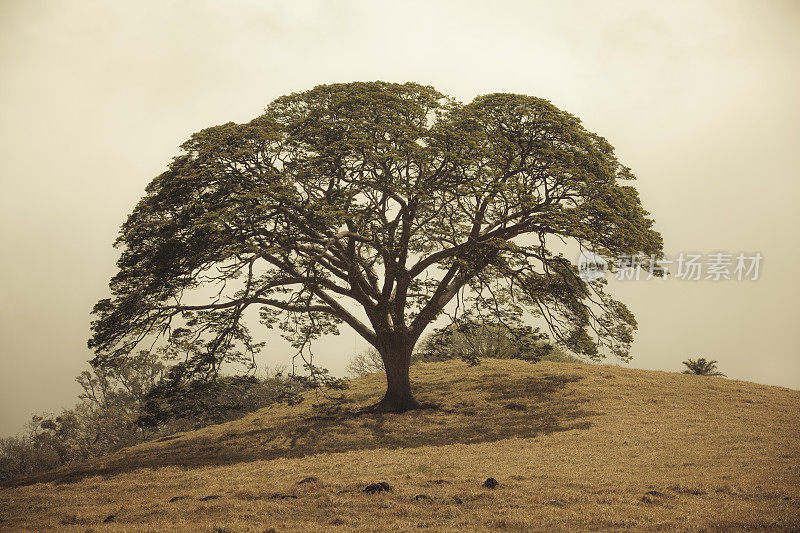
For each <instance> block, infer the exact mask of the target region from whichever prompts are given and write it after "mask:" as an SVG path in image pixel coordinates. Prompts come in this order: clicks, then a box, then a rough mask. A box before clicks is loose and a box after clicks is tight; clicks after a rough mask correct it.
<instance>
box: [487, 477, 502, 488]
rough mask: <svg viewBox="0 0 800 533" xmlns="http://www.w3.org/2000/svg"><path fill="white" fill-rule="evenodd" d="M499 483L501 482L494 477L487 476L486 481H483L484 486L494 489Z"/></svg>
mask: <svg viewBox="0 0 800 533" xmlns="http://www.w3.org/2000/svg"><path fill="white" fill-rule="evenodd" d="M499 484H500V483H498V482H497V480H496V479H495V478H493V477H490V478H486V481H484V482H483V486H484V487H486V488H487V489H493V488H495V487H497V486H498V485H499Z"/></svg>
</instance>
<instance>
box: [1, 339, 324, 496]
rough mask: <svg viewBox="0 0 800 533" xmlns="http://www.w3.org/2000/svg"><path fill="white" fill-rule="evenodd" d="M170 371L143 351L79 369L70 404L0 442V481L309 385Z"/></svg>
mask: <svg viewBox="0 0 800 533" xmlns="http://www.w3.org/2000/svg"><path fill="white" fill-rule="evenodd" d="M178 368H180V367H178ZM174 369H175V367H172V369H168V368H167V367H166V366H165V365H164V363H162V362H161V361H160V360H159V359H158V357H157V356H156V355H153V354H149V353H147V352H142V353H140V354H139V355H137V356H135V357H133V358H129V359H125V360H123V361H121V363H120V364H119V365H116V366H113V367H109V366H106V367H103V368H95V369H92V370H91V371H89V370H86V371H84V372H82V373H81V374H80V375H79V376H78V377H77V378H76V380H77V381H78V383H79V384H80V385H81V388H82V389H83V391H82V392H81V393H80V395H79V402H78V403H77V404H76V405H75V407H73V408H72V409H65V410H63V411H62V412H61V413H59V414H57V415H46V414H38V415H34V416H33V417H32V418H31V420H30V421H29V422H28V424H27V427H26V429H25V431H24V432H23V433H22V434H20V435H17V436H12V437H7V438H0V481H1V480H8V479H11V478H15V477H19V476H26V475H32V474H36V473H38V472H44V471H47V470H52V469H54V468H58V467H59V466H63V465H65V464H69V463H72V462H76V461H82V460H86V459H90V458H93V457H99V456H103V455H107V454H109V453H113V452H115V451H117V450H119V449H121V448H124V447H127V446H133V445H135V444H139V443H141V442H144V441H147V440H153V439H157V438H161V437H164V436H167V435H172V434H175V433H178V432H181V431H188V430H192V429H199V428H202V427H205V426H208V425H211V424H219V423H222V422H228V421H230V420H235V419H237V418H240V417H242V416H244V415H245V414H247V413H249V412H252V411H256V410H258V409H261V408H262V407H266V406H268V405H271V404H274V403H276V402H279V401H288V402H293V401H297V400H298V397H299V395H300V393H302V392H303V391H305V390H308V388H309V383H308V382H307V381H306V380H305V379H304V378H303V377H301V376H292V375H289V374H284V373H282V372H277V371H273V372H271V373H267V374H266V375H264V376H261V377H257V376H252V375H246V376H219V377H218V378H217V379H216V380H213V381H209V382H207V383H204V384H200V383H198V382H196V381H184V380H181V379H180V376H179V375H178V374H179V372H177V373H176V372H175V371H174ZM334 385H335V383H334Z"/></svg>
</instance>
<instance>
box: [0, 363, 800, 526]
mask: <svg viewBox="0 0 800 533" xmlns="http://www.w3.org/2000/svg"><path fill="white" fill-rule="evenodd" d="M412 379H413V382H414V384H415V387H416V390H417V395H418V398H419V399H420V400H421V401H424V402H426V403H427V404H428V405H429V407H428V408H426V409H422V410H419V411H415V412H410V413H406V414H402V415H377V414H363V413H360V412H359V408H360V407H363V406H365V405H368V404H369V403H370V402H374V401H375V400H376V399H378V398H379V396H380V393H381V391H382V387H383V381H382V377H381V376H378V375H372V376H366V377H364V378H360V379H358V380H355V381H354V382H353V383H352V386H351V388H350V389H349V390H348V391H346V401H345V402H344V403H339V404H336V403H334V402H331V401H329V400H326V399H325V398H324V397H322V396H315V395H313V394H312V395H309V396H308V398H307V401H306V402H304V403H303V404H301V405H299V406H294V407H289V406H276V407H272V408H268V409H264V410H261V411H258V412H256V413H253V414H251V415H249V416H247V417H245V418H243V419H241V420H237V421H235V422H231V423H228V424H222V425H218V426H213V427H209V428H205V429H203V430H200V431H195V432H191V433H186V434H182V435H178V436H174V437H170V438H168V439H165V440H162V442H151V443H147V444H143V445H140V446H136V447H133V448H130V449H126V450H123V451H121V452H119V453H117V454H115V455H112V456H109V457H105V458H102V459H100V460H95V461H91V462H88V463H84V464H81V465H78V466H73V467H70V468H65V469H61V470H59V471H56V472H51V473H47V474H44V475H41V476H38V477H37V478H34V479H28V480H25V484H21V485H19V486H16V487H5V488H2V489H0V529H12V530H13V529H20V528H32V529H43V530H51V529H62V530H75V531H87V530H92V531H153V530H158V531H186V530H191V531H230V532H239V531H259V532H260V531H270V530H271V529H273V528H274V530H275V531H354V530H356V531H358V530H361V531H377V530H384V529H394V530H403V531H405V530H436V531H459V532H464V531H480V530H499V531H530V530H553V529H556V530H572V531H576V530H592V529H594V530H603V531H607V530H615V529H631V528H632V529H647V530H675V529H680V530H708V529H710V530H737V529H738V530H748V529H758V530H763V529H766V530H792V529H795V530H796V529H798V528H800V461H798V457H800V391H796V390H791V389H785V388H779V387H770V386H764V385H757V384H753V383H746V382H741V381H733V380H726V379H720V378H706V377H701V376H693V375H684V374H677V373H675V374H673V373H666V372H655V371H644V370H633V369H626V368H620V367H614V366H604V365H588V364H586V365H585V364H574V363H554V362H542V363H539V364H536V365H531V364H528V363H525V362H521V361H513V360H510V361H509V360H485V361H484V362H483V364H482V365H480V366H478V367H475V368H468V367H467V366H466V365H464V363H461V362H457V361H451V362H445V363H423V364H419V365H415V366H414V367H413V368H412ZM312 404H322V405H321V406H318V407H317V408H312ZM488 477H493V478H495V479H496V480H497V481H498V482H499V486H498V487H496V488H494V489H489V488H485V487H483V486H482V483H483V481H484V480H485V479H486V478H488ZM306 478H313V479H309V480H306ZM303 480H305V482H302V483H301V481H303ZM379 481H385V482H387V483H389V484H390V485H391V487H392V491H391V492H383V493H378V494H365V493H364V492H362V490H363V489H364V487H365V486H366V485H368V484H370V483H374V482H379ZM104 520H105V522H104Z"/></svg>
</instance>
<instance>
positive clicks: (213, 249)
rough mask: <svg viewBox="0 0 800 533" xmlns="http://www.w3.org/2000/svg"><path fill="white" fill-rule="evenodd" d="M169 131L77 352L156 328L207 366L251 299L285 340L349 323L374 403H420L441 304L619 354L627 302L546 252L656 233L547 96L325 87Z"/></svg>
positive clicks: (602, 151)
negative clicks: (421, 350)
mask: <svg viewBox="0 0 800 533" xmlns="http://www.w3.org/2000/svg"><path fill="white" fill-rule="evenodd" d="M182 149H183V153H182V155H180V156H178V157H176V158H175V159H174V160H173V161H172V163H171V164H170V165H169V168H168V169H167V170H166V172H164V173H163V174H161V175H160V176H158V177H156V178H155V179H154V180H153V181H152V182H151V183H150V184H149V185H148V187H147V189H146V195H145V196H144V197H143V198H142V200H141V201H140V202H139V204H138V205H137V206H136V208H135V209H134V211H133V213H132V214H131V215H130V216H129V218H128V220H127V221H126V222H125V223H124V225H123V226H122V229H121V232H120V236H119V238H118V240H117V245H118V246H120V247H121V248H122V253H121V258H120V259H119V262H118V266H119V272H118V273H117V274H116V275H115V276H114V278H113V279H112V280H111V289H112V295H113V296H112V297H111V298H110V299H104V300H101V301H100V302H99V303H98V304H97V305H96V306H95V308H94V314H95V315H96V319H95V320H94V322H93V323H92V331H93V336H92V338H91V339H90V341H89V346H90V347H91V348H93V349H94V350H95V353H96V357H95V358H94V359H93V360H92V364H93V365H95V366H97V365H106V364H114V362H115V361H119V360H120V358H125V357H127V356H129V354H132V353H135V351H136V350H139V349H141V347H142V346H143V345H146V346H147V347H154V346H161V349H163V350H165V353H168V354H172V355H173V356H179V355H180V357H181V360H180V363H178V366H179V367H180V368H179V372H177V375H180V376H193V377H194V378H197V379H213V377H214V376H216V375H217V373H218V372H219V369H220V367H221V366H222V365H223V364H224V363H229V362H232V361H237V360H238V361H241V360H247V359H249V358H251V357H252V354H253V352H255V351H257V350H258V349H259V347H260V346H261V345H260V344H259V343H256V342H254V340H253V338H252V337H251V334H250V331H249V329H248V327H247V323H248V320H246V314H248V313H246V311H247V310H248V309H249V308H251V307H254V308H256V309H258V310H259V314H260V320H259V322H260V323H261V324H263V325H264V326H266V327H273V326H278V327H280V328H281V329H282V331H283V334H284V336H285V337H286V338H287V339H289V340H291V341H292V342H293V343H294V345H295V347H296V348H297V349H298V352H299V353H304V351H305V350H306V349H307V348H308V345H309V342H311V341H312V340H314V339H315V338H318V337H319V336H321V335H325V334H330V333H335V332H337V328H338V326H339V325H340V324H341V323H345V324H347V325H348V326H350V327H351V328H353V329H354V330H355V331H356V332H357V333H358V334H359V335H360V336H361V337H363V338H364V339H365V340H366V341H367V342H368V343H369V344H371V345H372V346H373V347H374V348H375V349H376V350H378V352H379V353H380V355H381V357H382V359H383V363H384V367H385V369H386V380H387V390H386V394H385V396H384V397H383V399H382V400H381V401H380V402H379V403H378V404H377V405H376V406H375V409H376V410H379V411H390V412H403V411H406V410H408V409H412V408H415V407H417V406H418V405H419V404H418V403H417V401H416V400H415V399H414V396H413V395H412V392H411V386H410V383H409V363H410V359H411V354H412V351H413V350H414V346H415V344H416V343H417V341H418V340H419V339H420V336H421V335H422V334H423V332H424V331H425V329H426V327H427V326H429V325H430V324H431V323H432V322H433V321H434V320H436V319H437V317H439V316H440V315H441V314H442V313H446V314H449V315H456V314H458V313H467V314H470V315H471V316H474V315H475V314H479V313H492V314H493V315H494V316H497V317H503V316H507V317H514V318H515V319H518V318H519V317H521V316H523V315H524V316H526V317H531V320H535V319H536V317H538V319H540V320H542V321H543V323H546V325H547V326H548V327H549V330H550V333H551V334H552V335H553V337H554V339H555V340H556V341H558V342H560V343H562V344H564V345H566V346H567V347H569V348H571V349H572V350H574V351H577V352H580V353H583V354H586V355H588V356H590V357H602V356H603V355H604V354H605V353H606V352H611V353H613V354H615V355H617V356H619V357H623V358H624V357H627V356H628V353H629V348H630V343H631V340H632V331H633V330H634V329H635V328H636V323H635V320H634V317H633V315H632V314H631V313H630V312H629V311H628V310H627V308H626V307H625V306H624V305H623V304H621V303H620V302H618V301H615V300H614V299H612V298H610V297H609V296H608V295H607V294H606V293H605V292H604V291H603V283H604V280H602V279H601V280H596V281H592V282H588V283H587V282H586V281H584V280H583V279H581V278H580V277H579V276H578V272H577V270H576V268H575V267H574V265H573V264H572V263H571V262H570V261H569V260H568V259H567V258H566V257H565V256H564V255H563V253H562V252H564V251H565V250H567V249H568V248H565V243H566V245H569V243H574V245H575V246H576V247H580V248H581V249H584V250H585V249H588V250H591V251H593V252H595V253H597V254H599V255H601V256H603V257H606V258H607V259H608V260H613V258H615V257H618V256H620V255H625V256H638V257H641V258H643V259H646V258H651V257H654V256H660V254H661V237H660V236H659V234H658V233H657V232H655V231H654V230H653V229H651V226H652V221H651V220H650V219H649V218H648V213H647V212H646V211H645V210H644V209H643V208H642V206H641V204H640V201H639V197H638V195H637V193H636V191H635V189H633V188H632V187H631V186H628V185H623V184H622V183H621V182H623V181H627V180H631V179H633V175H632V174H631V172H630V169H628V168H626V167H625V166H622V165H621V164H620V163H619V162H618V161H617V159H616V157H615V156H614V152H613V148H612V146H611V145H610V144H609V143H608V142H607V141H606V140H605V139H603V138H602V137H600V136H598V135H596V134H594V133H591V132H589V131H587V130H585V129H584V128H583V127H582V125H581V123H580V121H579V120H578V119H577V118H576V117H574V116H572V115H570V114H568V113H566V112H563V111H561V110H559V109H557V108H556V107H555V106H553V105H552V104H551V103H550V102H548V101H547V100H542V99H540V98H535V97H532V96H524V95H518V94H491V95H487V96H480V97H477V98H475V100H473V101H472V102H471V103H469V104H466V105H465V104H461V103H459V102H457V101H455V100H453V99H452V98H449V97H447V96H445V95H443V94H442V93H440V92H438V91H436V90H435V89H434V88H432V87H429V86H422V85H418V84H415V83H406V84H394V83H384V82H372V83H347V84H334V85H323V86H319V87H316V88H314V89H312V90H310V91H306V92H302V93H295V94H291V95H288V96H283V97H281V98H278V99H277V100H275V101H274V102H272V103H271V104H270V105H269V106H268V107H267V108H266V112H265V113H264V114H263V115H261V116H259V117H257V118H255V119H254V120H252V121H250V122H248V123H246V124H236V123H227V124H223V125H221V126H214V127H211V128H208V129H205V130H202V131H200V132H199V133H196V134H194V135H193V136H192V137H191V138H190V139H189V140H188V141H187V142H186V143H185V144H183V145H182ZM553 242H555V247H553ZM204 286H213V287H214V290H213V295H212V296H211V297H210V299H207V300H205V301H201V300H199V299H198V296H197V295H198V293H199V294H200V295H205V296H208V291H206V292H205V293H204V292H203V290H202V288H203V287H204ZM249 314H252V313H249ZM250 322H252V319H251V320H250Z"/></svg>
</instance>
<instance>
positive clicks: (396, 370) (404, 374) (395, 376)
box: [372, 341, 420, 413]
mask: <svg viewBox="0 0 800 533" xmlns="http://www.w3.org/2000/svg"><path fill="white" fill-rule="evenodd" d="M412 350H413V345H411V343H408V342H402V341H401V342H394V343H391V345H390V346H387V347H386V348H385V349H383V350H379V351H380V353H381V358H382V359H383V367H384V368H385V369H386V394H384V396H383V399H382V400H381V401H380V402H378V403H377V404H375V405H374V406H373V408H372V410H373V411H376V412H379V413H404V412H406V411H410V410H411V409H418V408H419V407H420V403H419V402H418V401H417V400H416V398H414V395H413V394H412V393H411V381H410V380H409V377H408V372H409V369H410V367H411V352H412Z"/></svg>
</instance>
